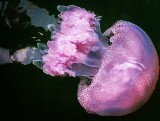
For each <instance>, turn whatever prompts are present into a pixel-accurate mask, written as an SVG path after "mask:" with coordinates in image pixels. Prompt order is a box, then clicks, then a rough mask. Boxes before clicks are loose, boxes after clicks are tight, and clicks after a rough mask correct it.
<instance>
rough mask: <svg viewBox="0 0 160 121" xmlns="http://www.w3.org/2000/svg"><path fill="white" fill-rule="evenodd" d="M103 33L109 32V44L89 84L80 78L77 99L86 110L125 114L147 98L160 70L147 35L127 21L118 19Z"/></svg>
mask: <svg viewBox="0 0 160 121" xmlns="http://www.w3.org/2000/svg"><path fill="white" fill-rule="evenodd" d="M103 35H104V36H110V35H112V36H111V37H110V40H109V41H110V42H111V43H112V44H111V46H108V47H107V49H106V53H105V54H104V59H103V60H102V64H101V68H100V69H99V71H98V73H97V74H96V75H95V77H94V78H93V80H92V83H91V85H89V86H87V85H86V84H85V82H86V80H87V78H85V79H84V78H83V79H82V80H81V83H80V84H79V88H78V100H79V102H80V104H81V105H82V106H83V107H84V108H85V109H86V111H88V112H89V113H95V114H98V115H102V116H109V115H110V116H119V115H125V114H128V113H131V112H133V111H135V110H137V109H138V108H140V107H141V106H142V105H143V104H144V103H145V102H146V101H147V100H148V99H149V98H150V96H151V94H152V92H153V90H154V88H155V85H156V82H157V79H158V73H159V72H158V71H159V70H158V68H159V65H158V57H157V53H156V51H155V48H154V46H153V44H152V42H151V40H150V38H149V37H148V35H147V34H146V33H145V32H144V31H143V30H142V29H141V28H140V27H138V26H136V25H135V24H132V23H130V22H126V21H118V22H117V23H115V24H114V25H113V26H112V27H111V28H109V29H107V31H105V32H104V34H103ZM84 80H85V81H84ZM82 82H84V83H82Z"/></svg>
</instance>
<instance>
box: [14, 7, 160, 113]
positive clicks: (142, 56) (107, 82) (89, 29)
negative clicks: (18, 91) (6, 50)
mask: <svg viewBox="0 0 160 121" xmlns="http://www.w3.org/2000/svg"><path fill="white" fill-rule="evenodd" d="M57 9H58V10H59V12H60V14H59V16H58V17H59V19H58V22H54V24H49V25H48V28H49V30H50V31H51V39H50V40H49V41H48V42H47V45H45V44H43V43H38V44H37V47H34V48H31V47H26V48H25V49H22V50H18V51H16V52H15V53H14V54H13V55H12V56H11V59H12V61H18V62H21V63H22V64H30V63H33V64H34V65H36V66H37V67H39V68H41V69H42V70H43V72H44V73H46V74H49V75H51V76H71V77H79V78H80V82H79V85H78V90H77V99H78V101H79V103H80V105H81V106H82V107H83V108H84V109H85V110H86V112H88V113H90V114H97V115H100V116H121V115H126V114H129V113H132V112H134V111H136V110H138V109H139V108H140V107H141V106H143V105H144V104H145V103H146V102H147V101H148V100H149V98H150V97H151V95H152V93H153V91H154V89H155V86H156V83H157V80H158V74H159V62H158V56H157V52H156V50H155V48H154V45H153V43H152V41H151V39H150V38H149V37H148V35H147V34H146V33H145V32H144V31H143V30H142V29H141V28H140V27H138V26H137V25H135V24H133V23H131V22H128V21H124V20H119V21H117V22H116V23H115V24H114V25H112V26H111V27H110V28H108V29H107V30H106V31H105V32H104V33H102V32H101V28H100V23H99V21H100V19H101V17H100V16H96V15H95V13H94V12H91V11H87V10H86V9H84V8H80V7H78V6H74V5H69V6H61V5H59V6H58V7H57Z"/></svg>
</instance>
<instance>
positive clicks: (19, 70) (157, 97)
mask: <svg viewBox="0 0 160 121" xmlns="http://www.w3.org/2000/svg"><path fill="white" fill-rule="evenodd" d="M31 1H32V2H33V3H34V4H35V5H38V6H39V7H42V8H45V9H47V10H48V11H49V13H50V14H55V15H56V16H57V15H58V14H59V12H58V11H57V9H56V7H57V5H71V4H72V5H77V6H80V7H82V8H86V9H87V10H90V11H94V12H95V13H96V14H97V15H100V16H102V20H101V28H102V31H103V32H104V31H105V30H106V29H107V28H108V27H110V26H111V25H112V24H113V23H115V22H116V21H117V20H128V21H130V22H133V23H135V24H136V25H138V26H140V27H141V28H142V29H143V30H144V31H145V32H146V33H147V34H148V35H149V36H150V38H151V40H152V41H153V43H154V45H155V48H156V50H157V52H158V55H159V57H160V1H159V0H132V1H131V0H103V1H101V0H63V1H59V0H57V1H56V0H31ZM9 4H10V7H9V8H8V11H7V12H6V14H7V15H8V16H9V17H10V19H14V18H15V17H17V16H18V17H19V18H20V20H21V21H20V23H13V25H12V27H13V28H8V26H6V25H5V23H4V18H3V17H1V18H0V46H1V47H4V48H9V49H11V53H12V52H13V51H15V50H17V49H20V48H23V47H26V46H34V45H36V43H37V42H36V41H35V39H33V38H31V37H32V36H36V37H37V38H40V39H41V40H42V41H41V42H44V43H45V42H47V41H48V40H49V39H50V33H49V32H45V30H44V29H43V28H41V27H34V26H29V27H26V28H23V27H21V26H20V27H19V26H18V25H21V23H24V22H26V21H29V20H30V18H29V17H28V16H27V15H25V13H24V14H23V15H21V16H19V15H18V14H15V11H14V10H13V9H12V8H14V6H17V4H18V1H17V0H12V1H9ZM41 19H42V20H43V18H40V20H41ZM37 32H42V33H43V34H44V35H43V36H41V35H39V34H38V33H37ZM142 54H143V53H142ZM0 82H1V84H0V88H1V90H2V91H1V98H0V100H1V103H0V110H1V111H2V113H1V114H2V115H3V117H4V118H2V117H0V118H2V119H0V120H1V121H13V120H14V119H15V120H16V121H32V120H33V121H39V120H40V121H41V120H42V121H64V120H66V121H78V120H80V121H113V120H115V121H116V120H117V121H120V120H127V121H130V120H133V121H138V120H146V119H149V120H153V121H155V120H158V119H159V118H160V82H158V84H157V87H156V89H155V91H154V93H153V95H152V97H151V98H150V100H149V101H148V102H147V103H146V104H145V105H144V106H143V107H142V108H141V109H139V110H138V111H136V112H134V113H132V114H129V115H127V116H122V117H101V116H97V115H91V114H88V113H86V112H85V110H84V109H83V108H82V107H81V106H80V104H79V102H78V101H77V97H76V93H77V86H78V83H79V79H78V78H70V77H62V78H61V77H51V76H49V75H46V74H44V73H43V72H42V70H40V69H38V68H36V67H35V66H33V65H27V66H25V65H21V64H19V63H14V64H6V65H3V66H0Z"/></svg>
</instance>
